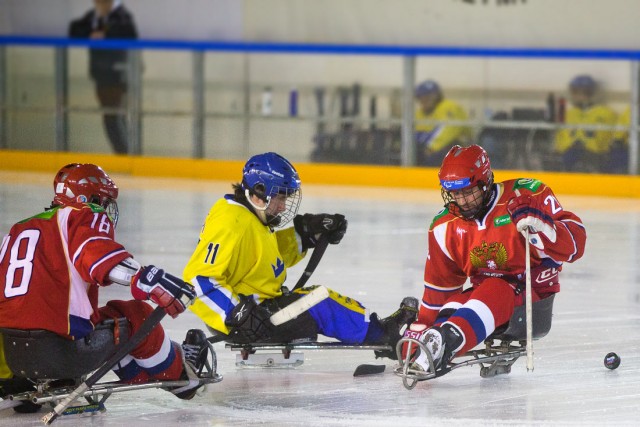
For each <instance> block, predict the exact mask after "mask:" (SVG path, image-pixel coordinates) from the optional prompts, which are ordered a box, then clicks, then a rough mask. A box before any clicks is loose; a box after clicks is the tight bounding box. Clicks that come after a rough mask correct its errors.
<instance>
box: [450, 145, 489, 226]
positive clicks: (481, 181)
mask: <svg viewBox="0 0 640 427" xmlns="http://www.w3.org/2000/svg"><path fill="white" fill-rule="evenodd" d="M438 178H439V179H440V185H441V186H442V199H443V200H444V202H445V206H446V207H447V208H449V211H450V212H451V213H453V214H454V215H456V216H459V217H461V218H465V219H473V218H475V217H478V216H480V214H482V213H484V210H485V208H486V206H487V204H488V202H489V198H490V196H491V185H492V184H493V172H492V171H491V162H490V161H489V156H488V155H487V152H486V151H485V150H484V148H482V147H480V146H479V145H471V146H470V147H461V146H459V145H455V146H453V147H451V150H449V152H448V153H447V155H446V156H445V157H444V160H443V161H442V166H441V167H440V171H439V172H438ZM476 186H477V187H479V188H480V189H481V190H482V200H481V203H477V206H476V207H474V208H473V209H467V210H463V209H461V208H460V206H459V205H458V204H457V203H456V202H455V201H454V198H453V196H452V195H451V192H452V191H454V192H455V191H462V190H466V189H471V188H472V187H476Z"/></svg>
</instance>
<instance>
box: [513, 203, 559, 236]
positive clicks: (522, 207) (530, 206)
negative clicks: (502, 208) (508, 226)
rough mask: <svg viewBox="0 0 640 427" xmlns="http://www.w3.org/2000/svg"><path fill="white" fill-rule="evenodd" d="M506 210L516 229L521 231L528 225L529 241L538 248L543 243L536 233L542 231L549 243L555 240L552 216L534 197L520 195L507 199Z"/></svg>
mask: <svg viewBox="0 0 640 427" xmlns="http://www.w3.org/2000/svg"><path fill="white" fill-rule="evenodd" d="M507 211H508V212H509V215H510V216H511V221H512V222H513V223H514V224H515V225H516V228H517V229H518V231H520V232H523V231H524V230H525V229H526V228H527V227H529V233H531V234H533V235H530V238H529V241H530V243H531V244H533V245H534V246H536V247H538V248H539V249H543V248H544V245H543V244H542V241H540V238H539V237H537V236H536V235H537V233H542V234H543V235H544V236H545V237H546V238H547V239H548V240H549V241H550V242H551V243H555V242H556V226H555V224H554V222H553V218H552V217H551V216H550V215H549V214H548V213H547V212H546V211H545V210H544V208H543V206H542V205H541V203H540V200H538V199H537V198H535V197H531V196H529V195H522V196H518V197H514V198H512V199H511V200H509V203H508V204H507Z"/></svg>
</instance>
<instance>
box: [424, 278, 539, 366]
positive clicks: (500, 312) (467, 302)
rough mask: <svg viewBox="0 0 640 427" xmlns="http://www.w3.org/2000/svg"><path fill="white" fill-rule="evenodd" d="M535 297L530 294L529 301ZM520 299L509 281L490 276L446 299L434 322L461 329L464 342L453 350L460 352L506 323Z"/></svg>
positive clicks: (470, 347)
mask: <svg viewBox="0 0 640 427" xmlns="http://www.w3.org/2000/svg"><path fill="white" fill-rule="evenodd" d="M538 299H539V298H538V296H537V295H536V294H535V293H534V296H533V301H537V300H538ZM523 302H524V300H523V295H522V294H520V295H516V294H515V292H514V289H513V287H512V286H511V285H510V284H509V283H507V282H506V281H505V280H502V279H498V278H494V277H491V278H488V279H485V280H484V281H483V282H482V283H481V284H480V285H478V286H477V287H474V288H472V289H471V290H469V291H466V292H463V293H461V294H457V295H454V296H452V297H451V298H449V299H448V300H447V302H446V303H445V304H444V305H443V307H442V309H441V310H440V314H439V315H438V319H437V320H436V323H435V324H436V325H440V324H442V323H444V322H448V323H452V324H453V325H455V326H456V327H457V328H458V329H459V330H460V331H461V332H462V335H463V337H464V343H463V344H462V347H461V348H460V349H459V350H458V351H457V353H458V354H464V353H465V352H466V351H468V350H471V349H472V348H473V347H475V346H476V345H478V344H479V343H481V342H482V341H484V339H485V338H487V337H488V336H489V335H491V333H493V331H495V329H496V327H498V326H500V325H503V324H505V323H507V322H508V321H509V319H511V315H512V314H513V309H514V307H515V306H517V305H522V304H523Z"/></svg>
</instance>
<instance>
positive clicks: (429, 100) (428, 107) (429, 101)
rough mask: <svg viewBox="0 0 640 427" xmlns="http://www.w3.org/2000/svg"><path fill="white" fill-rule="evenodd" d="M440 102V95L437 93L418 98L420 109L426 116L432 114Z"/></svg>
mask: <svg viewBox="0 0 640 427" xmlns="http://www.w3.org/2000/svg"><path fill="white" fill-rule="evenodd" d="M439 100H440V95H438V94H437V93H431V94H429V95H423V96H421V97H419V98H418V102H419V103H420V108H421V109H422V111H423V112H424V113H425V114H431V112H432V111H433V110H434V109H435V108H436V105H437V104H438V101H439Z"/></svg>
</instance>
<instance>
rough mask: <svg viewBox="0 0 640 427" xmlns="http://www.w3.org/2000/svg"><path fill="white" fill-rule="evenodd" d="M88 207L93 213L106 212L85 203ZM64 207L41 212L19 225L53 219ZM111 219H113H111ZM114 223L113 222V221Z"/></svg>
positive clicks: (94, 205)
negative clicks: (34, 220)
mask: <svg viewBox="0 0 640 427" xmlns="http://www.w3.org/2000/svg"><path fill="white" fill-rule="evenodd" d="M85 205H86V206H88V207H89V208H91V212H94V213H101V212H104V208H103V207H102V206H100V205H96V204H95V203H85ZM61 207H62V206H54V207H52V208H50V209H47V210H46V211H44V212H40V213H39V214H37V215H34V216H32V217H29V218H27V219H23V220H22V221H18V224H24V223H25V222H27V221H31V220H32V219H51V218H53V216H54V215H55V214H56V212H58V209H60V208H61ZM109 219H111V218H109ZM112 221H113V220H112Z"/></svg>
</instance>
